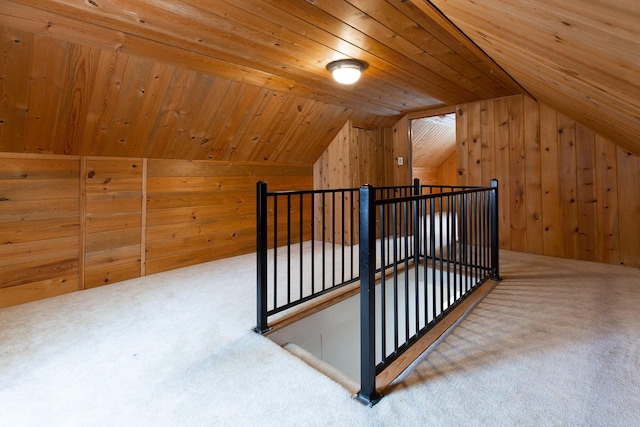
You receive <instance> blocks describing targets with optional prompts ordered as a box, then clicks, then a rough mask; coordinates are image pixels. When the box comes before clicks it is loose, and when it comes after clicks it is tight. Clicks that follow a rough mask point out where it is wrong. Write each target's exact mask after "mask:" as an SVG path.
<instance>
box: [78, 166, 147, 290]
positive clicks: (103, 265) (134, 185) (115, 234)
mask: <svg viewBox="0 0 640 427" xmlns="http://www.w3.org/2000/svg"><path fill="white" fill-rule="evenodd" d="M144 165H145V161H143V160H142V159H114V158H111V159H110V158H99V157H98V158H95V157H91V158H84V157H83V158H82V159H81V167H82V171H83V173H82V175H81V176H82V179H81V182H80V185H81V188H84V192H85V197H84V198H81V202H84V206H85V207H84V215H83V217H84V219H85V221H84V288H85V289H86V288H93V287H96V286H100V285H106V284H109V283H113V282H119V281H122V280H126V279H131V278H134V277H140V276H141V275H143V271H142V269H143V263H142V260H143V257H144V250H143V248H144V240H143V230H144V228H143V224H144V221H143V217H144V215H145V213H144V212H143V209H142V208H143V202H144V194H143V189H144V182H143V176H144Z"/></svg>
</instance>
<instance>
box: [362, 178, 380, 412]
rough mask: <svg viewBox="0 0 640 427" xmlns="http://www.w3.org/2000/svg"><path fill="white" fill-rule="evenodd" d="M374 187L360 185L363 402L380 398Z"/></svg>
mask: <svg viewBox="0 0 640 427" xmlns="http://www.w3.org/2000/svg"><path fill="white" fill-rule="evenodd" d="M375 197H376V196H375V189H374V188H373V187H372V186H370V185H365V186H363V187H361V188H360V209H359V210H360V392H359V393H358V399H359V400H360V401H361V402H362V403H364V404H366V405H374V404H376V403H377V402H378V400H380V397H381V396H380V395H379V394H378V392H377V391H376V360H375V354H376V345H375V331H376V328H375V310H376V301H375V292H376V280H375V279H376V278H375V274H376V246H375V242H376V232H375V224H376V211H375Z"/></svg>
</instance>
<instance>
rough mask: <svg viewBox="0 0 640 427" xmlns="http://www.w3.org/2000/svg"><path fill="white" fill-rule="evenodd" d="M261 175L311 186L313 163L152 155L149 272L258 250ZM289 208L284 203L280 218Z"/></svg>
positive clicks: (271, 184) (274, 182)
mask: <svg viewBox="0 0 640 427" xmlns="http://www.w3.org/2000/svg"><path fill="white" fill-rule="evenodd" d="M260 180H263V181H266V182H267V185H268V189H269V191H280V190H282V191H284V190H294V189H295V190H309V189H311V188H312V187H313V175H312V167H311V166H296V165H277V164H276V165H273V164H269V165H266V164H258V163H225V162H201V161H193V162H191V161H172V160H149V166H148V178H147V192H148V193H147V198H148V206H147V236H146V238H147V260H146V268H147V274H150V273H156V272H159V271H165V270H170V269H174V268H178V267H184V266H188V265H192V264H197V263H201V262H205V261H211V260H215V259H220V258H227V257H230V256H234V255H239V254H244V253H248V252H252V251H255V248H256V246H255V245H256V225H255V222H256V203H255V200H256V182H258V181H260ZM271 212H273V208H272V207H271ZM286 212H287V209H286V207H285V206H279V209H278V213H279V218H281V217H283V216H284V215H286ZM295 212H297V211H294V214H295ZM307 215H310V211H309V213H308V214H307ZM278 221H279V223H281V222H282V220H280V219H279V220H278ZM293 228H294V229H297V228H296V227H293ZM270 244H272V243H271V242H270Z"/></svg>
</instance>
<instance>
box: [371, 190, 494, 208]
mask: <svg viewBox="0 0 640 427" xmlns="http://www.w3.org/2000/svg"><path fill="white" fill-rule="evenodd" d="M466 188H468V189H467V190H457V191H450V192H447V193H431V194H420V195H415V196H404V197H392V198H385V199H376V200H375V201H374V203H375V205H383V204H392V203H402V202H410V201H413V200H428V199H438V198H441V197H449V196H457V195H463V194H472V193H483V192H489V191H493V190H494V188H492V187H473V188H469V187H466Z"/></svg>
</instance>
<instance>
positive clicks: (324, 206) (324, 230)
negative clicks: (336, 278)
mask: <svg viewBox="0 0 640 427" xmlns="http://www.w3.org/2000/svg"><path fill="white" fill-rule="evenodd" d="M325 194H326V193H325V192H322V290H323V291H324V290H325V285H326V277H325V276H326V269H327V266H326V258H327V256H326V255H327V250H326V241H327V238H326V233H327V218H326V217H327V212H326V211H327V198H326V197H325Z"/></svg>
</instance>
